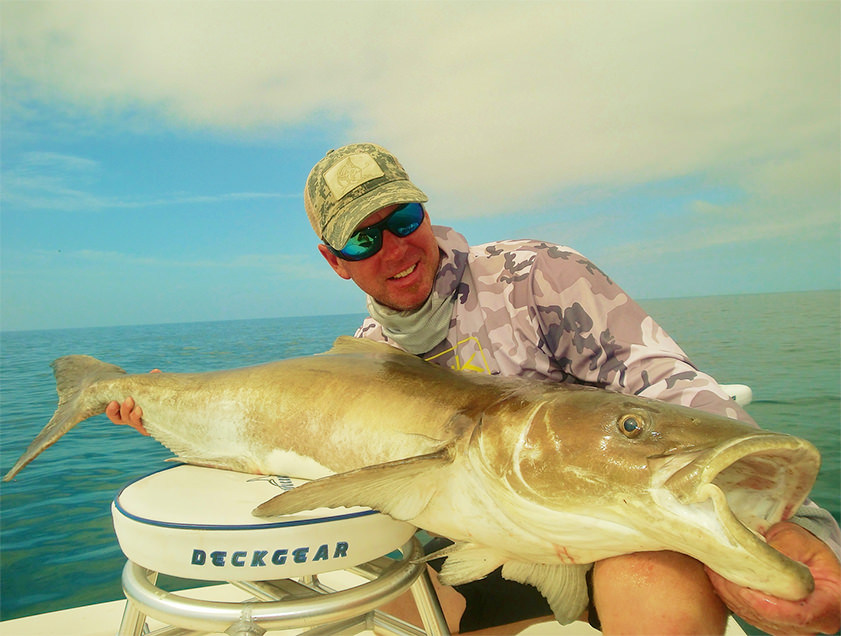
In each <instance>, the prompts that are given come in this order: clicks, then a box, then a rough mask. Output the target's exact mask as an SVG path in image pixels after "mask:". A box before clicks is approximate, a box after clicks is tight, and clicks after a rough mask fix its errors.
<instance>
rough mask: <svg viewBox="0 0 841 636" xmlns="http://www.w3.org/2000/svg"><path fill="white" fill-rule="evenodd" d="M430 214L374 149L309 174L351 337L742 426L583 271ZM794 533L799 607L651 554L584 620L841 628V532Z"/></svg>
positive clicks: (486, 590) (515, 612) (772, 535)
mask: <svg viewBox="0 0 841 636" xmlns="http://www.w3.org/2000/svg"><path fill="white" fill-rule="evenodd" d="M426 201H427V197H426V196H425V195H424V194H423V192H422V191H421V190H420V189H419V188H417V187H416V186H415V185H414V184H413V183H412V182H411V181H410V180H409V178H408V175H407V174H406V172H405V171H404V170H403V168H402V166H401V165H400V163H399V162H398V161H397V159H396V158H395V157H394V156H393V155H391V154H390V153H389V152H388V151H386V150H385V149H383V148H381V147H379V146H376V145H374V144H352V145H349V146H345V147H343V148H340V149H338V150H333V151H331V152H329V153H328V154H327V155H326V156H325V157H324V159H322V160H321V161H320V162H318V164H316V166H315V167H314V168H313V170H312V172H311V173H310V175H309V177H308V179H307V184H306V189H305V208H306V212H307V216H308V218H309V220H310V223H311V224H312V226H313V229H314V230H315V232H316V234H317V235H318V237H319V238H320V239H322V241H323V242H322V244H320V245H319V246H318V249H319V251H320V253H321V254H322V256H323V257H324V258H325V259H326V260H327V262H328V263H329V265H330V266H331V267H332V268H333V270H334V271H335V272H336V273H337V274H338V275H339V276H341V277H342V278H344V279H346V280H353V282H354V283H355V284H356V285H357V286H358V287H360V289H362V290H363V291H364V292H365V293H366V295H367V300H368V310H369V313H370V317H369V318H368V319H366V320H365V322H364V323H363V325H362V326H361V327H360V329H359V330H358V332H357V334H356V335H357V336H358V337H363V338H371V339H375V340H379V341H383V342H388V343H390V344H392V345H394V346H397V347H400V348H402V349H404V350H406V351H409V352H411V353H414V354H416V355H419V356H421V357H423V358H425V359H427V360H430V361H431V362H433V363H436V364H440V365H444V366H449V367H452V368H456V369H460V370H462V371H465V372H469V371H476V372H480V373H489V374H501V375H519V376H525V377H534V378H548V379H553V380H556V381H559V382H576V383H587V384H591V385H595V386H601V387H605V388H608V389H610V390H613V391H619V392H624V393H629V394H638V395H642V396H647V397H652V398H656V399H660V400H664V401H669V402H674V403H679V404H684V405H686V406H692V407H694V408H699V409H702V410H705V411H709V412H713V413H717V414H719V415H724V416H727V417H732V418H735V419H740V420H743V421H747V422H752V420H751V418H750V417H749V416H748V415H747V414H746V413H745V412H744V411H743V410H742V409H741V408H739V407H738V406H737V405H736V404H735V403H734V402H733V401H731V400H730V399H729V398H728V396H727V395H726V394H725V393H724V392H723V391H722V389H721V388H720V387H719V385H718V384H717V383H716V382H715V380H713V379H712V378H711V377H710V376H708V375H706V374H703V373H701V372H699V371H698V370H697V369H695V368H694V367H693V366H692V364H691V363H690V361H689V360H688V359H687V357H686V355H685V354H684V353H683V351H681V349H680V348H679V347H678V346H677V345H676V344H675V343H674V341H673V340H672V339H671V338H669V336H668V335H667V334H666V333H665V332H663V330H662V329H661V328H660V327H659V326H658V325H657V324H656V323H655V322H654V321H653V320H652V319H651V317H649V316H648V315H647V314H645V312H644V311H643V310H642V309H641V308H640V307H639V306H638V305H637V304H636V303H634V302H633V301H632V300H631V299H630V298H628V297H627V295H626V294H625V293H624V292H623V291H622V290H621V289H619V287H617V286H616V285H615V284H614V283H613V282H612V281H611V280H610V279H609V278H608V277H607V276H606V275H605V274H604V273H603V272H601V270H599V269H598V268H597V267H595V265H593V264H592V263H591V262H590V261H588V260H587V259H586V258H584V257H583V256H581V255H580V254H578V253H577V252H575V251H574V250H571V249H569V248H566V247H561V246H558V245H551V244H547V243H544V242H541V241H501V242H496V243H491V244H488V245H484V246H478V247H470V246H468V245H467V242H466V241H465V239H464V238H463V237H462V236H461V235H459V234H457V233H456V232H454V231H453V230H452V229H449V228H440V227H433V226H432V225H431V224H430V221H429V217H428V214H427V213H426V210H425V208H424V207H423V203H425V202H426ZM133 406H134V405H133V402H131V401H130V400H127V401H126V402H125V403H124V404H123V405H119V404H117V403H116V402H115V403H112V404H111V405H109V409H108V411H107V412H108V415H109V417H111V419H112V421H114V422H115V423H130V424H132V425H134V426H136V427H138V428H141V427H140V416H141V415H142V411H140V409H139V408H138V409H133ZM794 521H795V522H794V523H792V522H783V523H780V524H777V525H776V526H774V527H773V528H771V529H770V530H769V532H768V534H767V537H766V538H767V540H768V541H769V543H771V544H772V545H774V546H775V547H777V549H779V550H780V551H782V552H784V553H786V554H788V555H789V556H791V557H793V558H795V559H797V560H800V561H803V562H804V563H806V564H807V565H808V566H809V567H810V569H811V570H812V573H813V576H814V578H815V581H816V587H815V591H814V592H813V593H812V594H811V595H810V596H809V597H808V598H807V599H805V600H804V601H801V602H798V603H791V602H786V601H782V600H780V599H775V598H771V597H767V596H765V595H762V594H759V593H757V592H755V591H753V590H748V589H745V588H740V587H738V586H736V585H734V584H732V583H730V582H728V581H725V580H723V579H722V578H721V577H719V576H717V575H715V574H714V573H712V572H707V571H705V569H704V567H703V566H702V565H701V564H700V563H698V562H697V561H695V560H694V559H691V558H690V557H687V556H686V555H682V554H677V553H673V552H648V553H638V554H631V555H623V556H619V557H615V558H612V559H606V560H604V561H600V562H598V563H596V564H595V566H594V568H593V572H592V578H591V585H592V590H593V594H592V595H591V596H592V598H593V600H594V604H593V605H591V608H590V610H589V616H588V618H589V620H590V621H591V622H595V621H596V620H600V621H601V626H602V629H603V630H604V631H605V632H606V633H619V632H622V633H628V634H630V633H639V634H646V633H648V634H651V633H656V634H666V633H670V634H678V633H693V634H694V633H704V634H712V633H723V630H724V625H725V622H726V617H727V608H728V607H729V608H730V609H731V610H733V611H735V612H736V613H737V614H739V615H742V616H744V617H745V618H746V619H747V620H749V621H750V622H752V623H754V624H755V625H757V626H758V627H760V628H762V629H764V630H766V631H769V632H771V633H786V634H812V633H816V632H827V633H832V632H834V631H836V630H838V628H839V622H841V610H840V609H839V599H841V582H839V580H841V573H840V572H841V566H839V559H838V557H837V556H836V554H837V553H838V552H839V542H841V536H840V534H839V530H838V526H837V524H835V522H834V521H833V520H832V518H831V516H829V515H828V513H826V512H825V511H823V510H821V509H820V508H818V507H817V506H815V505H814V504H811V503H809V504H807V505H805V506H804V507H803V508H802V509H801V511H799V513H798V515H797V517H796V518H795V519H794ZM818 537H819V538H818ZM829 545H832V546H833V547H832V548H830V547H829ZM833 549H834V550H835V553H833ZM439 593H440V595H441V598H442V605H443V606H444V609H445V613H446V614H447V617H448V622H449V623H450V624H451V625H460V628H461V631H472V630H478V629H482V630H485V629H487V628H490V627H492V626H494V625H500V624H505V623H513V622H516V621H522V620H527V619H532V618H535V617H539V616H547V615H549V613H550V612H549V609H548V606H547V605H546V604H545V602H543V600H542V598H541V597H540V596H539V594H537V593H536V591H535V590H534V589H533V588H530V587H529V586H522V585H519V584H515V583H511V582H507V581H504V580H502V579H501V578H500V577H499V576H498V575H495V576H489V577H488V578H487V579H485V580H482V581H477V582H474V583H471V584H468V585H467V586H459V588H458V590H457V591H454V590H452V589H450V588H443V589H440V591H439ZM722 601H723V602H722ZM725 604H726V606H725ZM596 613H597V616H596Z"/></svg>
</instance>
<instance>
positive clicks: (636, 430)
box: [618, 415, 643, 439]
mask: <svg viewBox="0 0 841 636" xmlns="http://www.w3.org/2000/svg"><path fill="white" fill-rule="evenodd" d="M618 426H619V431H620V432H621V433H622V434H623V435H624V436H625V437H627V438H629V439H633V438H635V437H639V434H640V433H642V429H643V422H642V420H641V419H640V418H639V417H638V416H636V415H623V416H622V417H620V418H619V424H618Z"/></svg>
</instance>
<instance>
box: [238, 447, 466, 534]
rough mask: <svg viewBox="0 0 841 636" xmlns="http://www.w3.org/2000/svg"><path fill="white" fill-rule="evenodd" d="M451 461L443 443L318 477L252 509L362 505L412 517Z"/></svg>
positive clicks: (271, 512) (262, 512)
mask: <svg viewBox="0 0 841 636" xmlns="http://www.w3.org/2000/svg"><path fill="white" fill-rule="evenodd" d="M451 462H452V459H451V457H450V453H449V451H448V449H447V448H443V449H441V450H440V451H437V452H435V453H431V454H429V455H420V456H418V457H412V458H410V459H401V460H398V461H394V462H388V463H386V464H377V465H376V466H367V467H365V468H360V469H358V470H352V471H349V472H346V473H340V474H338V475H331V476H329V477H323V478H321V479H317V480H315V481H311V482H309V483H307V484H304V485H302V486H298V487H297V488H295V489H294V490H290V491H288V492H285V493H283V494H280V495H278V496H277V497H273V498H272V499H269V500H268V501H266V502H264V503H262V504H260V505H259V506H257V507H256V508H255V509H254V510H253V514H254V515H256V516H257V517H272V516H275V515H287V514H293V513H296V512H301V511H302V510H313V509H316V508H338V507H341V506H346V507H351V506H367V507H369V508H373V509H375V510H379V511H380V512H384V513H386V514H388V515H390V516H392V517H394V518H395V519H399V520H401V521H411V520H412V519H414V518H415V517H417V516H418V515H419V514H420V513H421V512H422V511H423V510H424V509H425V508H426V506H427V504H428V503H429V500H430V499H431V498H432V497H433V496H434V495H435V493H436V492H437V491H438V487H437V483H438V480H439V478H440V475H436V472H437V471H440V469H442V468H446V467H447V466H448V465H449V464H450V463H451Z"/></svg>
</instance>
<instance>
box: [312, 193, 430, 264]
mask: <svg viewBox="0 0 841 636" xmlns="http://www.w3.org/2000/svg"><path fill="white" fill-rule="evenodd" d="M409 206H412V207H414V206H417V207H419V208H420V211H421V214H420V220H419V221H418V224H417V225H416V226H415V227H414V228H413V229H412V230H411V231H410V232H407V233H406V234H398V233H397V232H395V231H394V229H392V227H391V225H390V223H391V221H392V218H393V217H394V215H395V214H397V213H398V212H401V211H402V210H405V209H406V208H407V207H409ZM425 218H426V210H425V208H424V207H423V204H421V203H418V202H409V203H404V204H402V205H400V206H398V207H397V208H395V209H394V210H393V211H392V212H391V214H389V215H388V216H386V217H385V218H384V219H383V220H382V221H378V222H377V223H374V224H372V225H368V226H366V227H363V228H360V229H359V230H357V231H356V232H354V233H353V234H351V235H350V238H349V239H348V243H350V241H352V240H353V237H354V236H356V235H357V234H359V233H360V232H370V231H371V230H377V232H378V233H377V234H376V235H374V236H373V237H372V238H373V239H374V247H373V248H371V251H370V252H367V253H365V255H364V256H354V255H350V254H345V253H344V250H345V249H347V244H346V245H345V247H344V248H342V249H341V250H338V249H336V248H335V247H333V246H332V245H330V244H329V243H328V242H327V241H324V244H325V245H326V246H327V249H328V250H330V253H331V254H333V255H334V256H336V257H337V258H340V259H342V260H344V261H364V260H365V259H366V258H371V257H372V256H374V255H375V254H376V253H377V252H379V251H380V250H381V249H382V248H383V232H385V231H386V230H388V231H389V232H391V233H392V234H394V235H395V236H397V237H399V238H405V237H407V236H409V235H410V234H414V233H415V232H417V230H418V228H419V227H420V226H421V225H423V221H424V219H425Z"/></svg>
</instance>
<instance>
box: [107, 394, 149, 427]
mask: <svg viewBox="0 0 841 636" xmlns="http://www.w3.org/2000/svg"><path fill="white" fill-rule="evenodd" d="M105 415H107V416H108V419H109V420H111V421H112V422H113V423H114V424H121V425H126V426H131V427H132V428H133V429H136V430H137V431H138V432H139V433H140V434H141V435H147V436H148V435H149V432H148V431H147V430H146V429H145V428H143V420H142V418H143V409H142V408H140V407H139V406H135V404H134V398H131V397H127V398H126V399H125V400H124V401H123V403H122V404H120V403H119V402H117V401H116V400H115V401H114V402H110V403H109V404H108V406H106V407H105Z"/></svg>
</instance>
